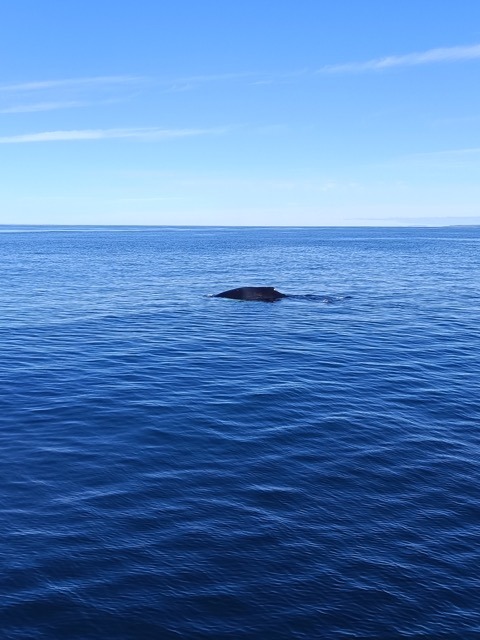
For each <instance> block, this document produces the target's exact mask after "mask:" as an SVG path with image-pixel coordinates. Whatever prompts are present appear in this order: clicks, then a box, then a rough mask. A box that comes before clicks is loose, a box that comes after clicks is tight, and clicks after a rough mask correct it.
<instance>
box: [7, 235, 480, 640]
mask: <svg viewBox="0 0 480 640" xmlns="http://www.w3.org/2000/svg"><path fill="white" fill-rule="evenodd" d="M0 250H1V261H0V270H1V288H0V297H1V313H0V354H1V365H0V389H1V394H0V402H1V407H0V438H1V442H0V445H1V446H0V456H1V459H0V463H1V464H0V472H1V493H0V496H1V503H0V511H1V513H0V517H1V519H0V522H1V524H0V531H1V540H0V542H1V547H0V549H1V556H0V557H1V571H0V590H1V597H0V629H1V632H0V637H1V638H2V639H5V640H37V639H45V640H63V639H65V640H67V639H68V640H85V639H95V640H96V639H102V640H150V639H151V640H170V639H172V640H173V639H179V638H180V639H181V638H185V639H192V640H196V639H209V640H217V639H219V640H220V639H222V640H223V639H232V640H237V639H238V640H247V639H248V640H250V639H257V638H258V639H259V640H282V639H300V638H302V639H308V640H311V639H317V638H320V639H342V640H344V639H350V638H365V639H369V640H371V639H381V640H390V639H395V638H409V639H416V638H422V639H432V640H433V639H434V640H437V639H457V638H458V639H462V640H463V639H469V640H470V639H475V638H480V295H479V294H480V228H473V227H470V228H469V227H458V228H454V227H452V228H435V229H432V228H419V229H412V228H410V229H408V228H403V229H365V228H364V229H348V228H343V229H333V228H327V229H306V228H298V229H292V228H284V229H281V228H278V229H258V228H243V229H242V228H88V227H83V228H82V227H79V228H60V227H43V228H42V227H40V228H35V227H32V228H25V227H24V228H15V227H3V228H1V229H0ZM240 285H274V286H276V287H277V288H278V289H279V290H280V291H283V292H285V293H290V294H294V297H292V298H286V299H283V300H281V301H279V302H275V303H272V304H268V303H262V302H238V301H234V300H225V299H220V298H213V297H209V294H214V293H218V292H219V291H222V290H223V289H228V288H231V287H235V286H240Z"/></svg>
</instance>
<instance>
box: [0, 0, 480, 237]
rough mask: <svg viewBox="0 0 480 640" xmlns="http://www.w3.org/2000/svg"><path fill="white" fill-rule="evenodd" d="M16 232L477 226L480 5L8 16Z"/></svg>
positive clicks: (300, 5)
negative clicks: (30, 228)
mask: <svg viewBox="0 0 480 640" xmlns="http://www.w3.org/2000/svg"><path fill="white" fill-rule="evenodd" d="M0 56H1V60H2V62H3V64H2V70H1V76H0V158H1V167H2V170H1V177H0V181H1V182H0V184H1V189H0V223H1V224H159V225H162V224H179V225H193V224H199V225H212V224H213V225H408V224H419V225H441V224H455V223H458V224H480V2H478V1H477V0H456V1H455V2H454V1H453V0H443V1H439V0H435V1H433V0H415V1H413V0H403V1H402V2H394V1H393V0H382V1H380V0H362V1H360V0H343V1H342V0H337V1H336V2H333V1H330V0H329V1H327V0H296V1H293V0H276V1H275V2H272V1H271V0H269V1H267V0H255V1H253V0H243V1H242V2H233V1H229V0H195V1H194V0H175V2H173V1H171V0H168V1H167V0H165V1H162V0H137V1H136V2H131V1H130V0H129V1H128V2H127V1H125V0H115V1H113V0H96V1H95V2H94V1H93V0H81V1H80V0H68V2H61V1H60V0H42V1H41V2H40V1H39V0H4V2H3V3H2V20H1V23H0Z"/></svg>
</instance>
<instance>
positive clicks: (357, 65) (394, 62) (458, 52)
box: [317, 44, 480, 74]
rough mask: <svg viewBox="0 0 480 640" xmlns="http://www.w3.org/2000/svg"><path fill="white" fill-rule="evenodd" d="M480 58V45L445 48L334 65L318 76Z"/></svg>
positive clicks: (328, 66)
mask: <svg viewBox="0 0 480 640" xmlns="http://www.w3.org/2000/svg"><path fill="white" fill-rule="evenodd" d="M478 58H480V44H475V45H471V46H462V47H444V48H439V49H429V50H428V51H421V52H417V53H408V54H405V55H403V56H388V57H386V58H376V59H374V60H367V61H366V62H350V63H346V64H334V65H327V66H325V67H322V68H321V69H319V70H318V71H317V74H322V73H332V74H333V73H359V72H363V71H379V70H382V69H391V68H394V67H415V66H419V65H425V64H434V63H440V62H460V61H464V60H476V59H478Z"/></svg>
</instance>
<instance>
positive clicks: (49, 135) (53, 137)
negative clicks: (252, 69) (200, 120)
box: [0, 127, 227, 144]
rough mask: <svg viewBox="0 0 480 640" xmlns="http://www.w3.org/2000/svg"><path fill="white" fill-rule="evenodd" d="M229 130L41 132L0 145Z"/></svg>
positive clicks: (9, 138)
mask: <svg viewBox="0 0 480 640" xmlns="http://www.w3.org/2000/svg"><path fill="white" fill-rule="evenodd" d="M226 131H227V128H225V127H224V128H221V127H218V128H211V129H160V128H156V127H150V128H148V127H142V128H136V129H135V128H130V129H78V130H67V131H41V132H39V133H25V134H20V135H15V136H3V137H0V144H23V143H28V142H72V141H82V140H114V139H131V140H145V141H149V140H151V141H155V140H168V139H172V138H188V137H193V136H203V135H218V134H222V133H226Z"/></svg>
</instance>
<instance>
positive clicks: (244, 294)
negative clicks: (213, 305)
mask: <svg viewBox="0 0 480 640" xmlns="http://www.w3.org/2000/svg"><path fill="white" fill-rule="evenodd" d="M215 297H216V298H231V299H232V300H259V301H262V302H274V301H275V300H280V298H285V297H286V296H285V294H284V293H281V292H280V291H277V290H276V289H275V287H237V288H236V289H229V290H228V291H222V293H217V294H216V295H215Z"/></svg>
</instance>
